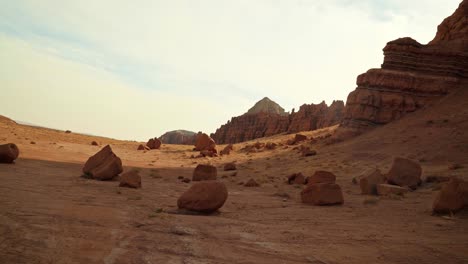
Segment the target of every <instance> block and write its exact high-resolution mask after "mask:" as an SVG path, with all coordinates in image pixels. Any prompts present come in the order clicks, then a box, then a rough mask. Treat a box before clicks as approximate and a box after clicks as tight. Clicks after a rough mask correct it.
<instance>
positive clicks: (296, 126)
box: [211, 98, 344, 144]
mask: <svg viewBox="0 0 468 264" xmlns="http://www.w3.org/2000/svg"><path fill="white" fill-rule="evenodd" d="M266 99H268V98H266ZM260 102H262V103H261V104H260V105H261V107H259V103H257V104H255V106H254V107H253V108H251V110H249V111H248V112H247V113H246V114H244V115H241V116H238V117H233V118H232V119H231V120H230V121H228V122H227V124H225V125H222V126H221V127H220V128H218V129H217V130H216V132H215V133H214V134H211V137H212V138H213V139H214V140H215V141H216V142H217V143H218V144H227V143H238V142H243V141H248V140H252V139H256V138H261V137H268V136H272V135H276V134H280V133H285V132H288V133H295V132H299V131H307V130H314V129H318V128H322V127H326V126H331V125H335V124H339V123H340V121H341V119H342V116H343V113H344V103H343V101H334V102H333V103H332V104H331V105H330V107H328V106H327V105H326V104H325V102H322V103H320V104H317V105H315V104H310V105H306V104H304V105H302V106H301V107H300V109H299V111H298V112H297V113H294V112H293V113H292V114H288V113H286V112H284V110H282V108H281V107H280V106H278V105H277V104H276V103H275V102H273V101H271V100H269V99H268V101H267V100H265V98H264V99H262V100H261V101H260ZM268 104H270V105H268ZM256 106H257V107H256ZM252 109H257V110H258V109H261V110H258V111H257V110H255V111H252ZM278 109H279V110H278Z"/></svg>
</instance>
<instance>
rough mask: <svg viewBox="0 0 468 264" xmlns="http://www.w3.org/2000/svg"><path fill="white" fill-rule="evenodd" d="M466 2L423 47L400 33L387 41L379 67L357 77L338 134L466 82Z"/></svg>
mask: <svg viewBox="0 0 468 264" xmlns="http://www.w3.org/2000/svg"><path fill="white" fill-rule="evenodd" d="M467 17H468V1H467V0H464V1H463V2H462V3H461V4H460V6H459V7H458V9H457V10H456V11H455V13H453V15H451V16H450V17H448V18H446V19H445V20H444V21H443V22H442V23H441V24H440V25H439V27H438V30H437V34H436V36H435V38H434V39H433V40H432V41H431V42H429V43H428V44H427V45H423V44H420V43H419V42H417V41H416V40H414V39H412V38H409V37H405V38H399V39H396V40H393V41H390V42H388V43H387V45H386V46H385V48H384V49H383V52H384V62H383V64H382V67H381V68H380V69H370V70H368V71H367V72H366V73H363V74H361V75H359V76H358V77H357V81H356V83H357V88H356V90H354V91H353V92H351V93H350V94H349V95H348V99H347V102H346V111H345V114H344V119H343V122H342V124H341V126H340V128H339V129H338V134H339V133H343V131H346V129H348V131H347V132H346V133H349V131H354V132H355V133H354V134H358V133H362V132H364V131H366V130H368V129H370V128H372V127H376V126H379V125H383V124H387V123H389V122H392V121H394V120H397V119H400V118H402V117H403V116H405V115H406V114H408V113H411V112H414V111H416V110H418V109H421V108H423V107H425V106H428V105H429V104H431V103H432V102H434V101H435V100H439V99H440V98H442V97H443V96H445V95H446V94H448V93H450V92H452V91H454V90H456V89H458V88H462V87H465V88H466V86H467V82H468V22H467V21H468V20H467Z"/></svg>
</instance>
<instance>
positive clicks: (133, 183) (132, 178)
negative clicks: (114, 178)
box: [119, 170, 141, 188]
mask: <svg viewBox="0 0 468 264" xmlns="http://www.w3.org/2000/svg"><path fill="white" fill-rule="evenodd" d="M119 186H120V187H129V188H141V176H140V175H139V174H138V171H136V170H131V171H128V172H126V173H123V174H122V175H120V184H119Z"/></svg>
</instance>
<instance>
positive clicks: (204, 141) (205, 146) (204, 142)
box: [194, 132, 217, 153]
mask: <svg viewBox="0 0 468 264" xmlns="http://www.w3.org/2000/svg"><path fill="white" fill-rule="evenodd" d="M194 150H196V151H203V150H208V151H212V152H214V153H217V151H216V143H215V141H214V140H213V139H212V138H211V137H210V136H208V135H207V134H205V133H201V132H199V133H198V134H197V139H196V140H195V149H194Z"/></svg>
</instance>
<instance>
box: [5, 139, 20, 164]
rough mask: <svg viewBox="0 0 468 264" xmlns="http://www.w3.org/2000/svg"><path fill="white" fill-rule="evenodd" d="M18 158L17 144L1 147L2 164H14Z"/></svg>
mask: <svg viewBox="0 0 468 264" xmlns="http://www.w3.org/2000/svg"><path fill="white" fill-rule="evenodd" d="M18 156H19V149H18V147H17V146H16V145H15V144H13V143H9V144H4V145H0V163H13V162H14V161H15V159H17V158H18Z"/></svg>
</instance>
